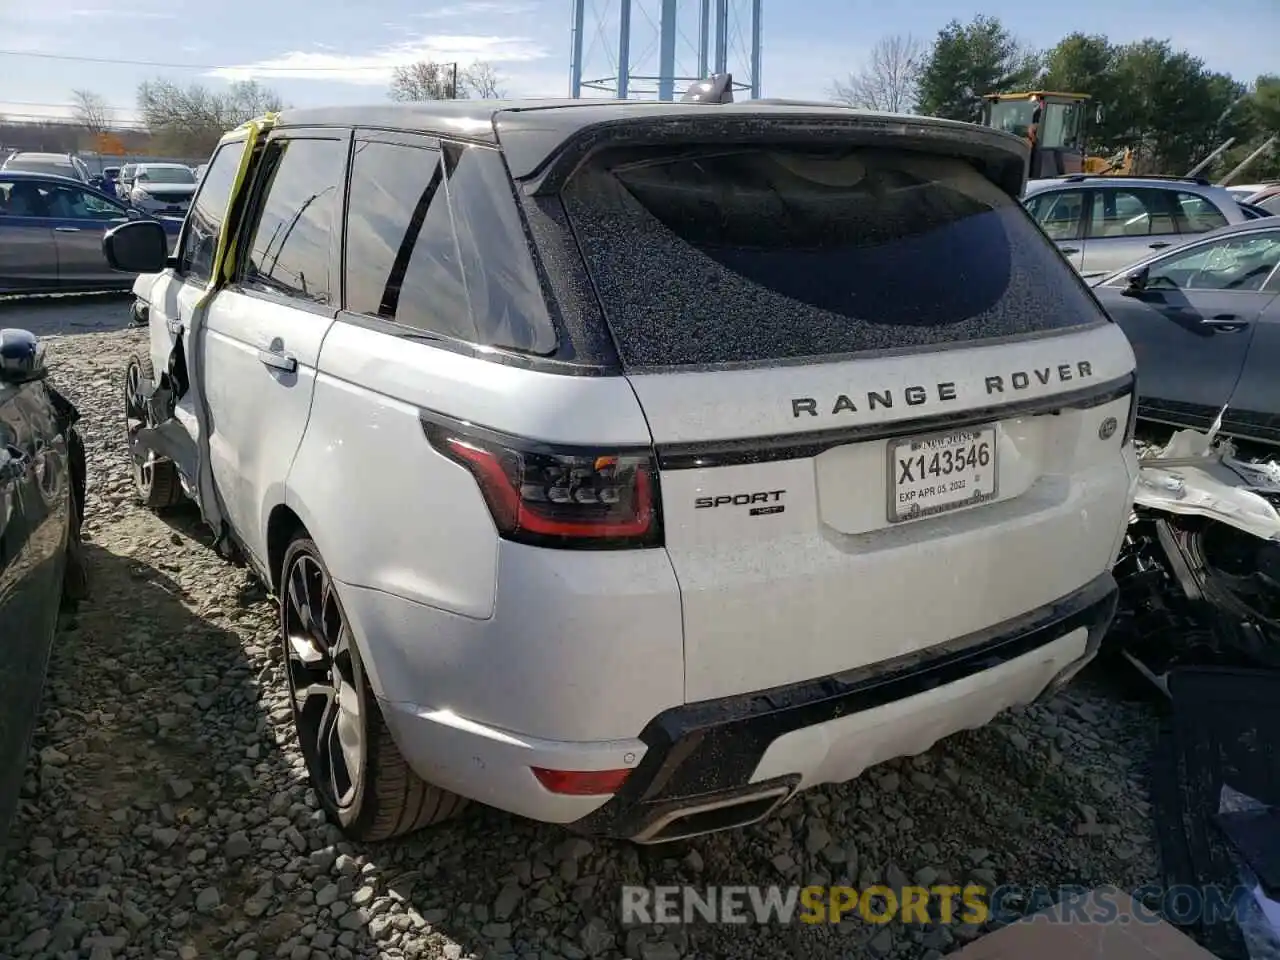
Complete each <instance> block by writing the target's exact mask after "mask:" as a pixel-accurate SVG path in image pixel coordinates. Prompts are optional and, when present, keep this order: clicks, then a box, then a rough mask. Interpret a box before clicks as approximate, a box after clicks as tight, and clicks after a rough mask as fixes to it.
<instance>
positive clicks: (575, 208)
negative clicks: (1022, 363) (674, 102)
mask: <svg viewBox="0 0 1280 960" xmlns="http://www.w3.org/2000/svg"><path fill="white" fill-rule="evenodd" d="M562 196H563V199H564V202H565V206H566V208H567V210H568V212H569V216H570V218H571V221H572V222H573V224H574V227H575V230H576V231H577V235H578V242H579V246H580V248H581V250H582V253H583V256H584V258H585V260H586V262H587V266H588V269H589V271H590V273H591V275H592V278H593V280H594V282H595V286H596V289H597V292H598V293H599V295H600V300H601V306H602V308H603V310H604V312H605V315H606V318H607V321H608V323H609V325H610V328H611V330H612V333H613V336H614V340H615V342H616V343H617V344H618V348H619V352H620V354H621V357H622V361H623V363H624V365H626V366H628V367H632V368H634V367H646V366H655V367H661V366H680V365H702V364H716V363H755V362H768V361H778V360H793V359H803V358H817V357H824V356H831V355H847V354H854V353H861V352H867V351H880V350H902V349H910V348H918V347H930V346H940V345H949V344H957V343H968V342H974V341H981V340H988V339H991V338H998V337H1012V336H1023V335H1028V334H1035V333H1040V332H1044V331H1052V330H1058V329H1063V328H1070V327H1076V326H1082V325H1089V324H1095V323H1100V322H1105V316H1104V315H1103V314H1102V312H1101V311H1100V309H1099V308H1098V306H1097V304H1096V303H1095V302H1094V301H1093V299H1092V298H1091V297H1090V296H1089V294H1088V292H1087V290H1086V289H1085V288H1084V287H1083V285H1082V284H1081V282H1080V280H1079V279H1078V278H1077V277H1076V275H1075V274H1074V272H1073V271H1072V270H1071V268H1070V266H1068V265H1067V263H1066V261H1064V260H1063V259H1062V257H1061V255H1060V254H1059V253H1058V251H1057V250H1056V249H1055V248H1054V247H1053V246H1052V245H1051V244H1049V243H1047V242H1046V241H1045V237H1044V235H1043V234H1042V233H1041V232H1040V231H1039V230H1037V229H1036V228H1035V225H1034V224H1033V223H1032V222H1031V220H1030V219H1029V217H1028V215H1027V213H1026V212H1025V211H1024V210H1023V209H1022V207H1021V205H1020V204H1019V203H1018V202H1017V201H1016V200H1014V199H1013V198H1011V197H1009V196H1008V195H1007V194H1005V193H1004V192H1003V191H1001V190H1000V189H999V188H997V187H996V186H994V185H993V184H991V183H990V182H989V181H988V180H986V179H985V178H984V177H983V176H982V175H981V174H979V173H978V172H977V171H976V170H975V169H973V168H972V167H971V166H970V165H969V164H967V163H965V162H964V161H961V160H958V159H950V158H940V157H932V156H926V155H920V154H911V153H907V152H904V151H892V150H867V149H856V150H850V149H844V150H840V151H835V150H827V151H801V150H798V149H794V148H776V149H775V148H758V147H756V148H738V149H725V150H718V151H703V152H699V153H697V154H692V155H691V154H690V153H688V152H682V153H681V154H680V155H678V156H671V155H670V154H669V153H668V154H667V155H660V154H659V155H655V154H653V153H648V154H643V153H640V154H637V153H631V154H630V155H626V156H621V157H615V158H614V160H613V162H612V163H610V162H609V161H608V160H605V161H603V162H600V163H596V164H594V165H592V166H589V167H587V168H585V169H584V170H581V171H579V172H578V173H577V174H575V176H574V177H573V179H571V180H570V182H569V183H568V184H566V187H565V189H564V191H563V192H562Z"/></svg>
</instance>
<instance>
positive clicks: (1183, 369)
mask: <svg viewBox="0 0 1280 960" xmlns="http://www.w3.org/2000/svg"><path fill="white" fill-rule="evenodd" d="M1278 266H1280V219H1277V218H1275V217H1267V218H1264V219H1259V220H1250V221H1248V222H1247V223H1240V224H1235V225H1233V226H1228V227H1222V228H1220V229H1218V230H1215V231H1213V232H1211V233H1206V234H1204V235H1203V236H1202V237H1200V238H1198V239H1197V240H1195V241H1194V242H1192V243H1189V244H1186V245H1185V246H1180V247H1178V248H1177V249H1176V250H1169V251H1166V252H1165V253H1163V254H1161V255H1160V256H1157V257H1152V258H1150V259H1148V260H1144V261H1142V262H1140V263H1137V264H1135V265H1133V266H1132V267H1128V268H1126V269H1125V270H1123V271H1121V272H1120V273H1118V274H1115V275H1114V276H1111V277H1108V278H1106V279H1104V280H1102V281H1100V282H1099V283H1098V285H1097V286H1095V287H1094V293H1096V294H1097V295H1098V298H1099V299H1100V300H1101V301H1102V305H1103V306H1104V307H1106V309H1107V312H1108V313H1109V314H1110V315H1111V318H1112V319H1113V320H1115V322H1116V323H1118V324H1119V325H1120V327H1121V329H1123V330H1124V332H1125V333H1126V334H1128V336H1129V341H1130V342H1131V343H1132V344H1133V352H1134V353H1135V354H1136V355H1137V358H1138V391H1139V403H1138V416H1139V418H1141V419H1145V420H1150V421H1155V422H1159V423H1164V424H1171V425H1173V426H1178V427H1195V428H1197V429H1206V428H1208V427H1209V426H1210V425H1211V424H1212V423H1213V421H1214V418H1215V417H1217V415H1218V411H1219V410H1221V409H1222V407H1223V405H1224V404H1228V403H1229V406H1228V407H1227V412H1226V416H1225V417H1224V419H1223V427H1222V429H1223V432H1224V433H1226V434H1228V435H1230V436H1235V437H1239V438H1241V439H1244V440H1251V441H1255V442H1260V443H1268V444H1280V376H1277V373H1276V371H1277V370H1280V269H1278Z"/></svg>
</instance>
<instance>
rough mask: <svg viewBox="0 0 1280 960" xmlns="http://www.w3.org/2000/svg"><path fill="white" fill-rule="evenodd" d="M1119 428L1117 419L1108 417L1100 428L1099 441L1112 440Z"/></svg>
mask: <svg viewBox="0 0 1280 960" xmlns="http://www.w3.org/2000/svg"><path fill="white" fill-rule="evenodd" d="M1118 426H1119V424H1118V423H1117V422H1116V418H1115V417H1107V419H1105V420H1103V421H1102V424H1101V426H1099V427H1098V439H1099V440H1110V439H1111V438H1112V437H1114V436H1115V434H1116V427H1118Z"/></svg>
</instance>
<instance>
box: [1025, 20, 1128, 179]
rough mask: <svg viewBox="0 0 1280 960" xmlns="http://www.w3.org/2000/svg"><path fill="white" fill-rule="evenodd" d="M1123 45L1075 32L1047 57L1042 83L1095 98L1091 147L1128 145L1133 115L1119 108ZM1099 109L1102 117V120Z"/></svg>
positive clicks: (1097, 149) (1098, 149) (1108, 151)
mask: <svg viewBox="0 0 1280 960" xmlns="http://www.w3.org/2000/svg"><path fill="white" fill-rule="evenodd" d="M1119 52H1120V50H1119V48H1118V47H1116V46H1115V45H1114V44H1113V43H1111V41H1110V40H1108V39H1107V38H1106V37H1104V36H1088V35H1086V34H1083V33H1072V34H1069V35H1068V36H1066V37H1063V38H1062V40H1060V41H1059V42H1058V45H1057V46H1055V47H1053V48H1052V49H1051V50H1049V51H1048V52H1047V53H1046V54H1045V56H1044V66H1045V72H1044V76H1043V77H1042V78H1041V80H1040V85H1041V86H1042V87H1044V89H1045V90H1053V91H1057V92H1059V93H1085V94H1088V95H1089V96H1090V97H1092V100H1091V101H1090V107H1091V109H1090V110H1089V124H1088V131H1089V146H1090V149H1091V150H1093V151H1095V152H1101V153H1104V154H1111V153H1113V152H1114V151H1116V150H1121V149H1123V148H1124V147H1125V146H1127V145H1128V143H1129V139H1130V131H1129V125H1130V123H1131V122H1132V118H1130V117H1128V116H1126V114H1125V112H1124V111H1123V110H1121V111H1117V110H1116V107H1117V104H1118V101H1119V93H1118V89H1117V78H1116V62H1117V59H1118V56H1119ZM1098 108H1101V113H1102V117H1101V119H1098V117H1097V113H1098Z"/></svg>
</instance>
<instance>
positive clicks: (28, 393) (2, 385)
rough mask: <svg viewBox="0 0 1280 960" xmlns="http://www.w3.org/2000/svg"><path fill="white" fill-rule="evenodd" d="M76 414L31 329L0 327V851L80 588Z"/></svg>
mask: <svg viewBox="0 0 1280 960" xmlns="http://www.w3.org/2000/svg"><path fill="white" fill-rule="evenodd" d="M78 418H79V414H78V413H77V411H76V409H75V407H74V406H72V404H71V403H70V402H69V401H68V400H66V399H65V398H64V397H63V396H62V395H61V394H60V393H59V392H58V391H57V390H56V389H55V388H54V386H53V384H51V383H50V382H49V380H48V377H47V371H46V368H45V364H44V355H43V352H42V349H41V347H40V345H39V343H38V342H37V341H36V339H35V337H33V336H31V334H29V333H27V332H25V331H22V330H4V329H0V652H3V656H4V661H3V662H4V669H3V670H0V853H3V848H4V845H5V844H4V841H5V836H6V834H7V833H8V827H9V823H10V820H11V818H12V816H13V812H14V809H15V808H16V806H17V802H18V794H19V791H20V789H21V786H22V777H23V770H24V768H25V764H26V759H27V752H28V745H29V744H30V741H31V731H32V730H33V728H34V727H35V724H36V715H37V712H38V709H39V705H40V692H41V689H42V688H43V686H44V677H45V666H46V664H47V663H48V662H49V652H50V649H51V647H52V644H53V638H54V630H55V629H56V627H57V622H58V608H59V606H60V605H61V602H62V600H63V599H64V598H66V599H69V600H78V599H83V598H84V596H85V587H86V581H85V566H84V553H83V544H82V541H81V539H80V518H81V517H82V516H83V515H84V494H85V476H86V473H85V455H84V443H83V441H82V440H81V439H80V436H79V435H78V434H77V432H76V428H75V426H74V425H75V423H76V420H77V419H78Z"/></svg>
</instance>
